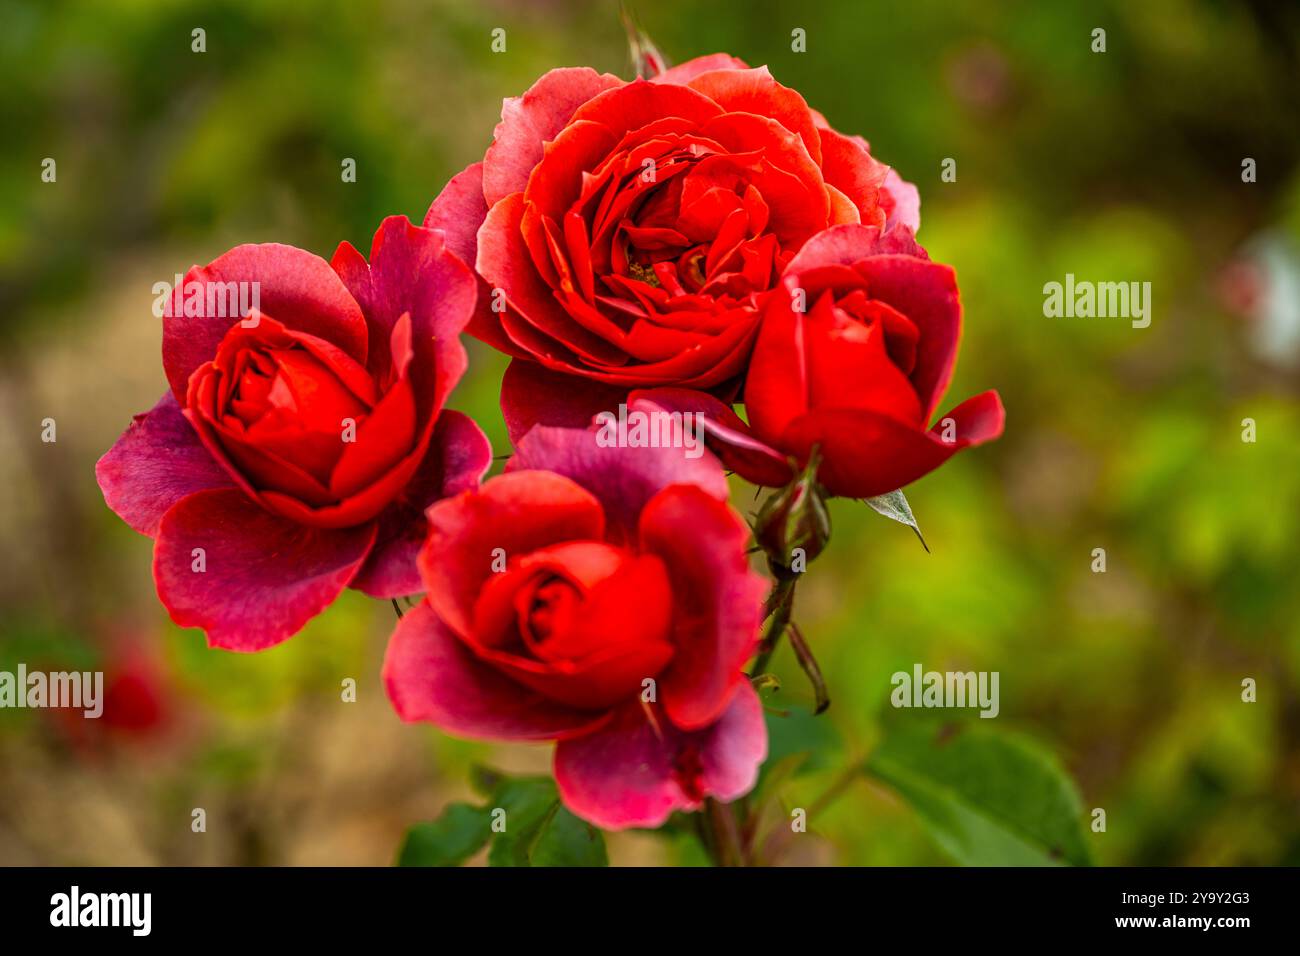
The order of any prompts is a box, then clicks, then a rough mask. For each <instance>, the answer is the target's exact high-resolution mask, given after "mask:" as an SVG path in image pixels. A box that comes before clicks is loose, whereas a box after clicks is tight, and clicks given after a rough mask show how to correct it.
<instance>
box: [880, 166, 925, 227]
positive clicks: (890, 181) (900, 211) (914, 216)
mask: <svg viewBox="0 0 1300 956" xmlns="http://www.w3.org/2000/svg"><path fill="white" fill-rule="evenodd" d="M884 192H885V194H886V195H887V196H888V199H886V200H885V201H884V202H883V203H882V205H884V206H886V207H887V208H886V210H885V211H886V213H887V214H888V218H887V219H886V220H885V231H886V232H888V231H889V230H891V229H893V228H894V227H895V226H907V227H908V228H909V229H911V230H912V232H916V231H917V230H918V229H920V228H921V191H920V190H919V189H917V188H916V186H914V185H913V184H912V183H909V182H908V181H907V180H905V179H904V178H903V177H902V176H900V175H898V173H896V172H894V170H893V169H892V168H891V169H890V170H889V173H888V174H887V175H886V176H885V185H884ZM889 207H892V208H889Z"/></svg>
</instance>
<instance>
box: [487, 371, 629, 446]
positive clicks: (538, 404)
mask: <svg viewBox="0 0 1300 956" xmlns="http://www.w3.org/2000/svg"><path fill="white" fill-rule="evenodd" d="M626 401H627V389H626V388H623V387H620V386H618V385H605V384H602V383H600V382H594V381H592V380H591V379H588V378H580V377H578V376H576V375H568V374H565V373H564V372H556V371H552V370H551V369H548V368H543V367H542V366H541V365H538V364H537V363H536V362H531V361H527V360H522V359H516V360H515V361H513V362H511V363H510V365H509V366H507V368H506V373H505V375H504V376H503V377H502V379H501V414H502V415H503V416H504V417H505V420H506V430H507V431H508V432H509V433H510V440H511V441H512V442H514V443H515V444H516V445H517V444H519V441H520V440H521V439H522V438H523V437H524V436H525V435H527V434H528V432H529V431H531V430H532V428H533V426H534V425H555V426H559V427H563V428H586V427H587V426H588V425H590V424H591V420H592V419H593V418H595V417H596V414H597V413H598V412H602V411H617V410H618V406H619V404H620V403H621V402H626Z"/></svg>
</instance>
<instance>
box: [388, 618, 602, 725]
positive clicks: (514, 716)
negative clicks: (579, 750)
mask: <svg viewBox="0 0 1300 956" xmlns="http://www.w3.org/2000/svg"><path fill="white" fill-rule="evenodd" d="M383 677H384V687H385V688H386V689H387V690H388V699H389V700H390V701H392V704H393V709H394V710H396V711H397V715H398V716H399V717H401V718H402V720H406V721H417V720H424V721H428V722H430V723H433V724H436V725H437V726H439V727H441V728H442V729H443V730H445V731H447V732H448V733H451V734H455V735H457V736H458V737H469V738H472V739H476V740H554V739H557V738H563V737H568V736H572V735H574V734H582V733H587V732H589V731H590V730H591V729H592V728H594V727H598V726H599V725H600V724H601V723H603V722H604V721H605V720H606V715H605V714H603V713H599V712H597V713H592V712H591V711H583V710H576V709H574V708H571V707H565V706H563V705H561V704H557V703H554V702H553V701H549V700H547V699H546V698H544V697H542V696H541V695H540V694H538V693H536V692H535V691H532V690H529V689H528V688H526V687H524V686H523V685H522V684H517V683H515V682H514V681H512V680H510V679H509V678H507V677H505V676H503V675H502V674H500V673H499V672H497V671H496V670H494V669H492V668H491V667H489V666H488V665H486V664H484V663H483V662H481V661H479V660H478V659H477V658H476V657H475V656H474V655H473V654H472V653H470V651H469V650H467V649H466V647H465V645H463V644H462V643H461V642H460V640H459V639H458V638H457V637H456V635H455V634H454V633H453V632H452V630H451V629H450V628H449V627H447V625H446V624H444V623H443V622H442V621H441V620H439V619H438V615H437V614H435V613H434V611H433V609H432V608H431V607H430V606H429V604H428V602H427V601H426V602H421V603H420V605H419V606H418V607H416V608H415V609H414V610H411V611H409V612H407V614H406V615H405V616H404V617H403V618H402V620H401V621H400V622H399V623H398V625H397V630H396V631H394V632H393V636H392V637H391V638H390V639H389V642H388V651H387V653H385V655H384V673H383Z"/></svg>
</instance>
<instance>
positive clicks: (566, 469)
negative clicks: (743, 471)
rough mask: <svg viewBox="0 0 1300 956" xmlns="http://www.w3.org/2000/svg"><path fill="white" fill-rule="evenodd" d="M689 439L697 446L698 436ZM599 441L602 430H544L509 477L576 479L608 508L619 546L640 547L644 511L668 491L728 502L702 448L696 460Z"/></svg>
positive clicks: (679, 452) (677, 452)
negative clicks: (535, 473) (531, 473)
mask: <svg viewBox="0 0 1300 956" xmlns="http://www.w3.org/2000/svg"><path fill="white" fill-rule="evenodd" d="M614 414H615V415H617V413H616V412H615V413H614ZM687 434H690V435H691V436H692V441H694V432H693V431H692V432H687ZM599 435H600V432H599V430H591V429H578V428H550V427H547V426H545V425H539V426H537V427H536V428H534V429H533V430H532V431H530V432H529V433H528V434H527V435H526V436H525V437H524V439H523V440H522V441H521V442H519V446H518V449H517V450H516V452H515V455H514V457H513V458H511V459H510V462H509V464H508V465H507V466H506V471H507V472H515V471H519V470H521V469H529V468H531V469H537V470H540V471H553V472H555V473H556V474H560V475H564V476H565V477H566V478H571V479H573V480H574V481H576V482H577V483H578V484H579V485H581V486H582V487H583V488H585V489H586V490H587V491H589V492H591V493H592V494H593V495H595V496H596V499H597V500H598V501H599V502H600V503H601V505H602V506H603V507H604V509H605V520H606V527H605V535H606V537H607V538H608V539H609V540H610V541H613V542H614V543H616V544H627V543H632V542H635V541H636V538H637V525H638V521H639V519H640V517H641V511H642V509H643V508H644V507H645V506H646V503H647V502H649V501H650V500H651V499H652V498H654V497H655V495H657V494H658V493H659V492H660V491H662V490H663V489H664V488H666V487H668V486H669V485H689V486H692V487H693V488H696V489H699V490H700V491H701V492H703V493H704V494H706V495H708V496H709V497H711V498H715V499H717V500H718V501H726V499H727V493H728V488H727V478H726V475H724V474H723V472H722V466H721V465H719V464H718V460H717V458H715V457H714V456H713V455H712V454H711V453H709V452H708V451H706V450H705V449H704V447H703V446H702V445H700V446H697V447H698V448H699V451H700V454H699V455H697V456H696V457H694V458H691V457H688V456H687V455H686V454H685V452H684V449H682V448H627V447H611V446H610V445H607V444H606V445H602V444H601V443H600V442H599V441H598V436H599Z"/></svg>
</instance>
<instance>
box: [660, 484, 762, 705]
mask: <svg viewBox="0 0 1300 956" xmlns="http://www.w3.org/2000/svg"><path fill="white" fill-rule="evenodd" d="M640 539H641V547H642V549H643V550H644V551H646V552H648V553H650V554H656V555H658V556H659V557H660V558H662V559H663V562H664V565H665V566H666V567H667V568H668V573H669V576H670V578H671V580H672V584H673V624H674V634H673V641H674V643H675V644H676V647H677V652H676V654H675V655H674V656H673V660H672V663H671V664H670V665H669V666H668V670H667V671H665V672H664V674H663V675H662V676H661V677H660V679H659V693H660V700H662V701H663V704H664V709H665V710H666V711H667V713H668V716H669V717H670V718H671V719H672V721H673V723H674V724H676V725H677V726H678V727H681V728H683V729H686V730H695V729H698V728H700V727H703V726H705V725H707V724H710V723H712V722H713V721H714V720H716V719H717V717H718V715H719V714H720V713H722V711H723V710H724V709H725V708H726V706H727V703H728V701H730V700H731V696H732V694H734V693H735V690H736V687H738V686H739V685H740V684H744V683H748V678H747V677H746V676H745V674H744V671H743V670H742V669H741V668H742V667H743V666H744V664H745V661H747V660H748V659H749V658H750V657H751V656H752V655H753V653H754V650H755V648H756V647H757V643H758V631H759V625H760V624H761V623H762V615H763V603H764V600H765V599H766V596H767V583H766V582H765V581H764V580H763V578H762V577H761V576H759V575H758V574H756V573H754V571H753V570H752V569H751V568H750V566H749V558H748V555H747V554H746V551H747V549H748V547H749V542H750V531H749V527H748V526H747V525H746V524H745V522H744V521H742V520H741V519H740V517H739V516H738V515H737V514H736V513H735V512H734V511H732V509H731V508H730V507H729V506H728V505H726V504H725V503H724V502H721V501H718V500H717V499H715V498H711V497H710V496H708V495H707V494H705V493H704V492H702V491H700V490H699V489H698V488H692V487H688V486H683V485H675V486H673V487H671V488H667V489H665V490H664V491H662V492H660V493H659V494H658V495H657V496H655V498H653V499H652V500H651V501H650V503H649V504H648V505H646V507H645V510H644V511H642V512H641V525H640Z"/></svg>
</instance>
